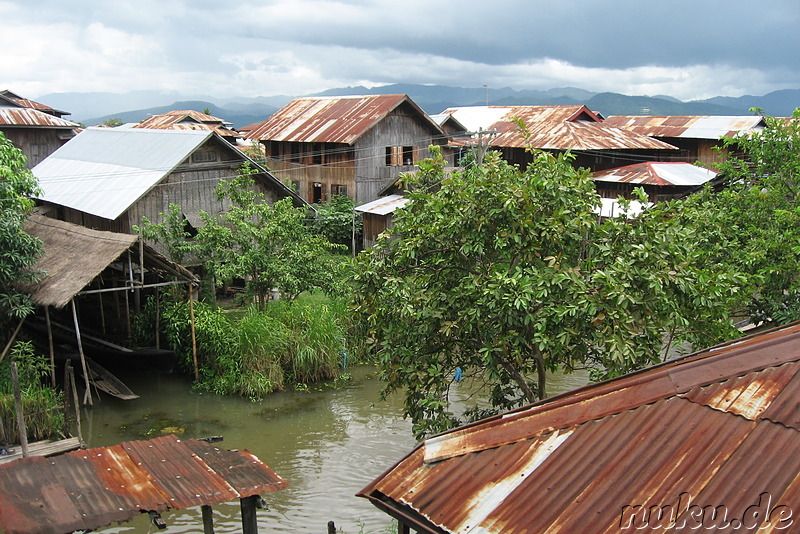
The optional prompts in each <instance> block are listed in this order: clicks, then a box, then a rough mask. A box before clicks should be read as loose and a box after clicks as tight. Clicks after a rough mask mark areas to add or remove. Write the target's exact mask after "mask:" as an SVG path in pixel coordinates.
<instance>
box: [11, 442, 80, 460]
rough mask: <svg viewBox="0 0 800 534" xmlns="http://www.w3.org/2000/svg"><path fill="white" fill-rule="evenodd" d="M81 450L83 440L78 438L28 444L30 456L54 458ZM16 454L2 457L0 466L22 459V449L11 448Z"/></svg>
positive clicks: (12, 453) (18, 447)
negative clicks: (56, 455) (55, 455)
mask: <svg viewBox="0 0 800 534" xmlns="http://www.w3.org/2000/svg"><path fill="white" fill-rule="evenodd" d="M80 448H81V440H80V439H78V438H67V439H62V440H59V441H49V440H44V441H36V442H33V443H29V444H28V452H29V456H53V455H54V454H61V453H65V452H69V451H74V450H77V449H80ZM11 449H12V450H13V451H14V452H10V453H9V454H3V455H0V464H5V463H8V462H11V461H14V460H16V459H18V458H22V447H21V446H20V445H14V446H13V447H11Z"/></svg>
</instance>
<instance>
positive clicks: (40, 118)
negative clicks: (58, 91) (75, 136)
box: [0, 91, 80, 130]
mask: <svg viewBox="0 0 800 534" xmlns="http://www.w3.org/2000/svg"><path fill="white" fill-rule="evenodd" d="M27 104H30V105H27ZM34 104H38V103H36V102H33V101H32V100H25V99H22V98H20V97H18V96H17V95H15V94H14V93H12V92H10V91H2V92H0V127H6V128H57V129H64V130H72V129H74V128H80V124H77V123H75V122H72V121H68V120H66V119H62V118H61V117H57V116H55V115H51V114H50V113H45V111H41V110H39V109H37V108H36V107H35V106H34ZM38 106H39V107H42V108H44V109H46V110H52V108H49V107H47V106H44V105H43V104H38ZM53 111H57V110H53ZM59 113H62V114H64V112H59Z"/></svg>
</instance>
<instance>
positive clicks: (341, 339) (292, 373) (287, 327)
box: [163, 295, 352, 398]
mask: <svg viewBox="0 0 800 534" xmlns="http://www.w3.org/2000/svg"><path fill="white" fill-rule="evenodd" d="M344 310H346V308H345V307H343V305H342V304H339V303H338V302H336V301H332V300H331V299H329V298H328V297H324V296H306V295H303V296H301V297H298V298H297V299H295V300H293V301H291V302H290V301H277V302H272V303H270V304H269V305H268V306H267V308H266V310H264V311H259V310H258V309H257V308H256V307H250V308H248V309H247V311H246V312H245V313H244V315H241V316H239V314H237V316H236V317H237V318H236V319H233V318H232V317H234V316H233V315H228V314H226V313H225V312H224V311H223V310H222V309H220V308H217V307H214V306H211V305H207V304H203V303H195V333H196V334H195V335H196V339H197V358H198V363H199V367H200V379H199V381H198V384H197V387H198V388H200V389H203V390H206V391H211V392H214V393H217V394H224V395H227V394H237V395H243V396H246V397H250V398H261V397H264V396H265V395H268V394H269V393H271V392H273V391H277V390H281V389H284V388H286V387H288V386H294V385H297V384H307V383H310V382H318V381H323V380H330V379H334V378H336V377H338V376H339V375H340V373H341V371H342V363H343V360H344V357H345V356H344V353H345V345H346V343H345V336H346V333H347V322H346V320H344V317H343V311H344ZM163 328H164V335H165V338H166V339H167V340H168V342H169V344H170V346H171V348H172V349H173V350H175V351H176V353H177V354H178V355H179V361H180V362H181V366H182V368H183V369H184V370H185V371H188V372H191V371H192V370H193V361H192V346H191V324H190V320H189V309H188V304H187V303H173V304H169V305H166V306H164V311H163ZM351 361H352V360H351Z"/></svg>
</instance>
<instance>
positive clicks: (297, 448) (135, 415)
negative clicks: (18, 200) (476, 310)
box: [82, 366, 587, 534]
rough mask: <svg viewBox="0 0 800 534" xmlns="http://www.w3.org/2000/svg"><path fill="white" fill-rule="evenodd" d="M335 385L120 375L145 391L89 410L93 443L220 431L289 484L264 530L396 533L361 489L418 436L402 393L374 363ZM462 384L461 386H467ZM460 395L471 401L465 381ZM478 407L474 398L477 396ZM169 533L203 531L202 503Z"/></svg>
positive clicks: (140, 524) (132, 525)
mask: <svg viewBox="0 0 800 534" xmlns="http://www.w3.org/2000/svg"><path fill="white" fill-rule="evenodd" d="M348 371H349V373H350V375H351V379H350V380H348V381H346V382H342V383H341V384H339V385H337V387H330V386H317V387H313V386H312V387H311V388H310V389H308V390H304V391H287V392H281V393H276V394H273V395H271V396H269V397H268V398H266V399H264V400H261V401H256V402H253V401H249V400H247V399H242V398H238V397H218V396H215V395H211V394H198V393H195V392H193V391H192V390H191V383H190V380H189V378H188V377H184V376H180V375H167V374H155V375H154V374H143V373H141V374H140V373H133V372H132V373H130V374H126V375H121V377H123V378H124V380H125V382H126V383H127V384H128V386H130V387H131V389H132V390H133V391H135V392H136V393H137V394H139V395H140V398H139V399H136V400H133V401H121V400H118V399H114V398H111V397H109V396H107V395H105V394H102V397H101V398H100V399H99V400H97V399H96V400H95V406H94V407H93V408H90V409H84V410H83V412H82V422H83V437H84V440H86V442H87V444H88V446H89V447H101V446H107V445H115V444H117V443H119V442H121V441H127V440H134V439H147V438H151V437H157V436H160V435H164V434H169V433H174V434H176V435H178V436H179V437H184V438H199V437H208V436H223V437H224V441H222V442H221V443H219V444H217V446H219V447H221V448H226V449H247V450H249V451H250V452H252V453H253V454H255V455H256V456H257V457H258V458H260V459H261V460H262V461H263V462H264V463H266V464H267V465H269V466H270V467H271V468H272V469H273V470H275V471H276V472H277V473H278V474H279V475H280V476H281V477H282V478H284V479H285V480H286V481H287V482H288V483H289V487H288V488H287V489H285V490H282V491H278V492H273V493H268V494H264V495H263V497H264V499H265V500H266V501H267V504H268V506H269V509H268V510H259V511H258V526H259V532H308V533H319V534H324V533H326V532H327V523H328V521H334V522H335V523H336V526H337V528H338V529H341V531H343V532H346V533H348V534H359V533H365V534H367V533H369V534H378V533H383V532H393V531H394V530H393V525H392V520H391V518H390V517H389V516H387V515H385V514H383V513H381V512H380V511H378V510H377V508H375V507H373V506H372V505H371V504H370V503H369V502H368V501H366V500H365V499H361V498H357V497H355V496H354V494H355V493H356V492H357V491H359V490H361V489H362V488H364V487H365V486H366V485H367V484H368V483H369V482H371V481H372V480H373V479H374V478H375V477H377V476H378V475H380V474H381V473H383V472H384V471H385V470H387V469H388V468H389V467H391V466H392V465H393V464H394V463H395V462H397V461H398V460H400V459H401V458H402V457H403V456H404V455H405V454H407V453H408V452H410V451H411V449H412V448H413V447H414V446H415V445H416V441H415V440H414V437H413V435H412V433H411V422H410V421H409V420H406V419H403V416H402V414H403V397H402V395H392V396H390V397H389V398H388V399H387V400H385V401H383V400H381V399H380V390H381V389H382V387H383V384H382V382H381V381H380V380H379V379H378V378H377V372H376V370H375V369H374V368H372V367H369V366H362V367H356V368H351V369H349V370H348ZM586 382H587V376H586V374H585V373H574V374H571V375H566V376H565V375H554V376H552V377H551V378H550V382H549V384H548V388H549V390H550V392H551V393H552V394H557V393H560V392H563V391H568V390H570V389H574V388H576V387H579V386H582V385H584V384H586ZM462 384H463V383H462ZM455 393H456V395H455V396H456V398H457V399H462V400H466V399H467V398H474V393H475V392H474V391H471V390H470V388H469V387H468V386H461V387H460V390H457V391H456V392H455ZM471 402H473V403H474V401H471ZM162 518H163V519H164V520H165V522H166V523H167V528H166V530H161V531H160V532H165V533H167V534H177V533H189V532H202V519H201V513H200V509H199V508H192V509H188V510H178V511H170V512H166V513H164V514H162ZM240 518H241V515H240V509H239V504H238V501H236V502H233V503H225V504H220V505H216V506H214V525H215V530H216V532H218V533H221V534H223V533H234V532H241V519H240ZM155 531H156V528H155V527H153V526H151V525H150V523H149V522H148V521H147V518H146V516H144V515H143V516H141V517H139V518H137V519H135V520H133V521H131V522H128V523H124V524H122V525H113V526H109V527H106V528H104V529H101V530H99V531H98V532H103V533H137V534H139V533H148V532H155Z"/></svg>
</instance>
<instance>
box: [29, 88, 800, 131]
mask: <svg viewBox="0 0 800 534" xmlns="http://www.w3.org/2000/svg"><path fill="white" fill-rule="evenodd" d="M354 94H356V95H369V94H407V95H408V96H410V97H411V99H412V100H413V101H414V102H416V103H417V104H418V105H419V106H420V107H421V108H422V109H423V110H425V111H426V112H427V113H430V114H436V113H441V112H442V111H444V110H445V109H447V108H449V107H454V106H475V105H485V104H486V103H487V101H488V103H489V104H490V105H575V104H585V105H586V106H587V107H589V108H590V109H592V110H593V111H598V112H600V113H601V114H603V115H604V116H610V115H752V113H751V112H750V109H751V108H753V107H757V108H760V109H763V110H764V113H765V114H767V115H772V116H775V117H785V116H789V115H791V114H792V112H793V111H794V109H795V108H797V107H800V89H787V90H782V91H774V92H772V93H768V94H766V95H763V96H752V95H746V96H740V97H723V96H718V97H714V98H710V99H706V100H694V101H689V102H683V101H681V100H678V99H677V98H673V97H670V96H665V95H657V96H629V95H623V94H619V93H595V92H592V91H587V90H584V89H578V88H575V87H563V88H557V89H549V90H545V91H542V90H515V89H511V88H502V89H486V88H483V87H479V88H466V87H449V86H443V85H413V84H393V85H385V86H381V87H373V88H367V87H362V86H357V87H341V88H336V89H329V90H327V91H323V92H321V93H316V94H313V95H306V96H343V95H354ZM293 98H294V96H289V95H276V96H269V97H263V96H262V97H223V98H220V97H212V96H208V95H184V94H180V93H175V92H163V91H134V92H129V93H121V94H120V93H50V94H46V95H42V96H39V97H36V98H35V99H36V100H38V101H40V102H42V103H45V104H47V105H50V106H52V107H54V108H57V109H61V110H65V111H69V112H70V113H71V117H69V118H71V119H72V120H74V121H76V122H81V123H83V124H85V125H87V126H93V125H95V124H102V123H103V122H106V121H107V120H109V119H118V120H121V121H122V122H139V121H141V120H143V119H145V118H147V117H148V116H150V115H158V114H160V113H164V112H166V111H170V110H176V109H194V110H197V111H203V110H204V109H208V110H209V111H210V112H211V113H210V114H211V115H214V116H215V117H220V118H222V119H225V120H226V121H229V122H231V123H233V124H234V126H235V127H236V128H241V127H243V126H246V125H248V124H252V123H255V122H260V121H263V120H265V119H266V118H268V117H269V116H270V115H272V114H273V113H275V111H277V110H278V109H279V108H281V107H283V106H284V105H285V104H287V103H288V102H290V101H291V100H292V99H293ZM169 102H171V104H170V103H169Z"/></svg>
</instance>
